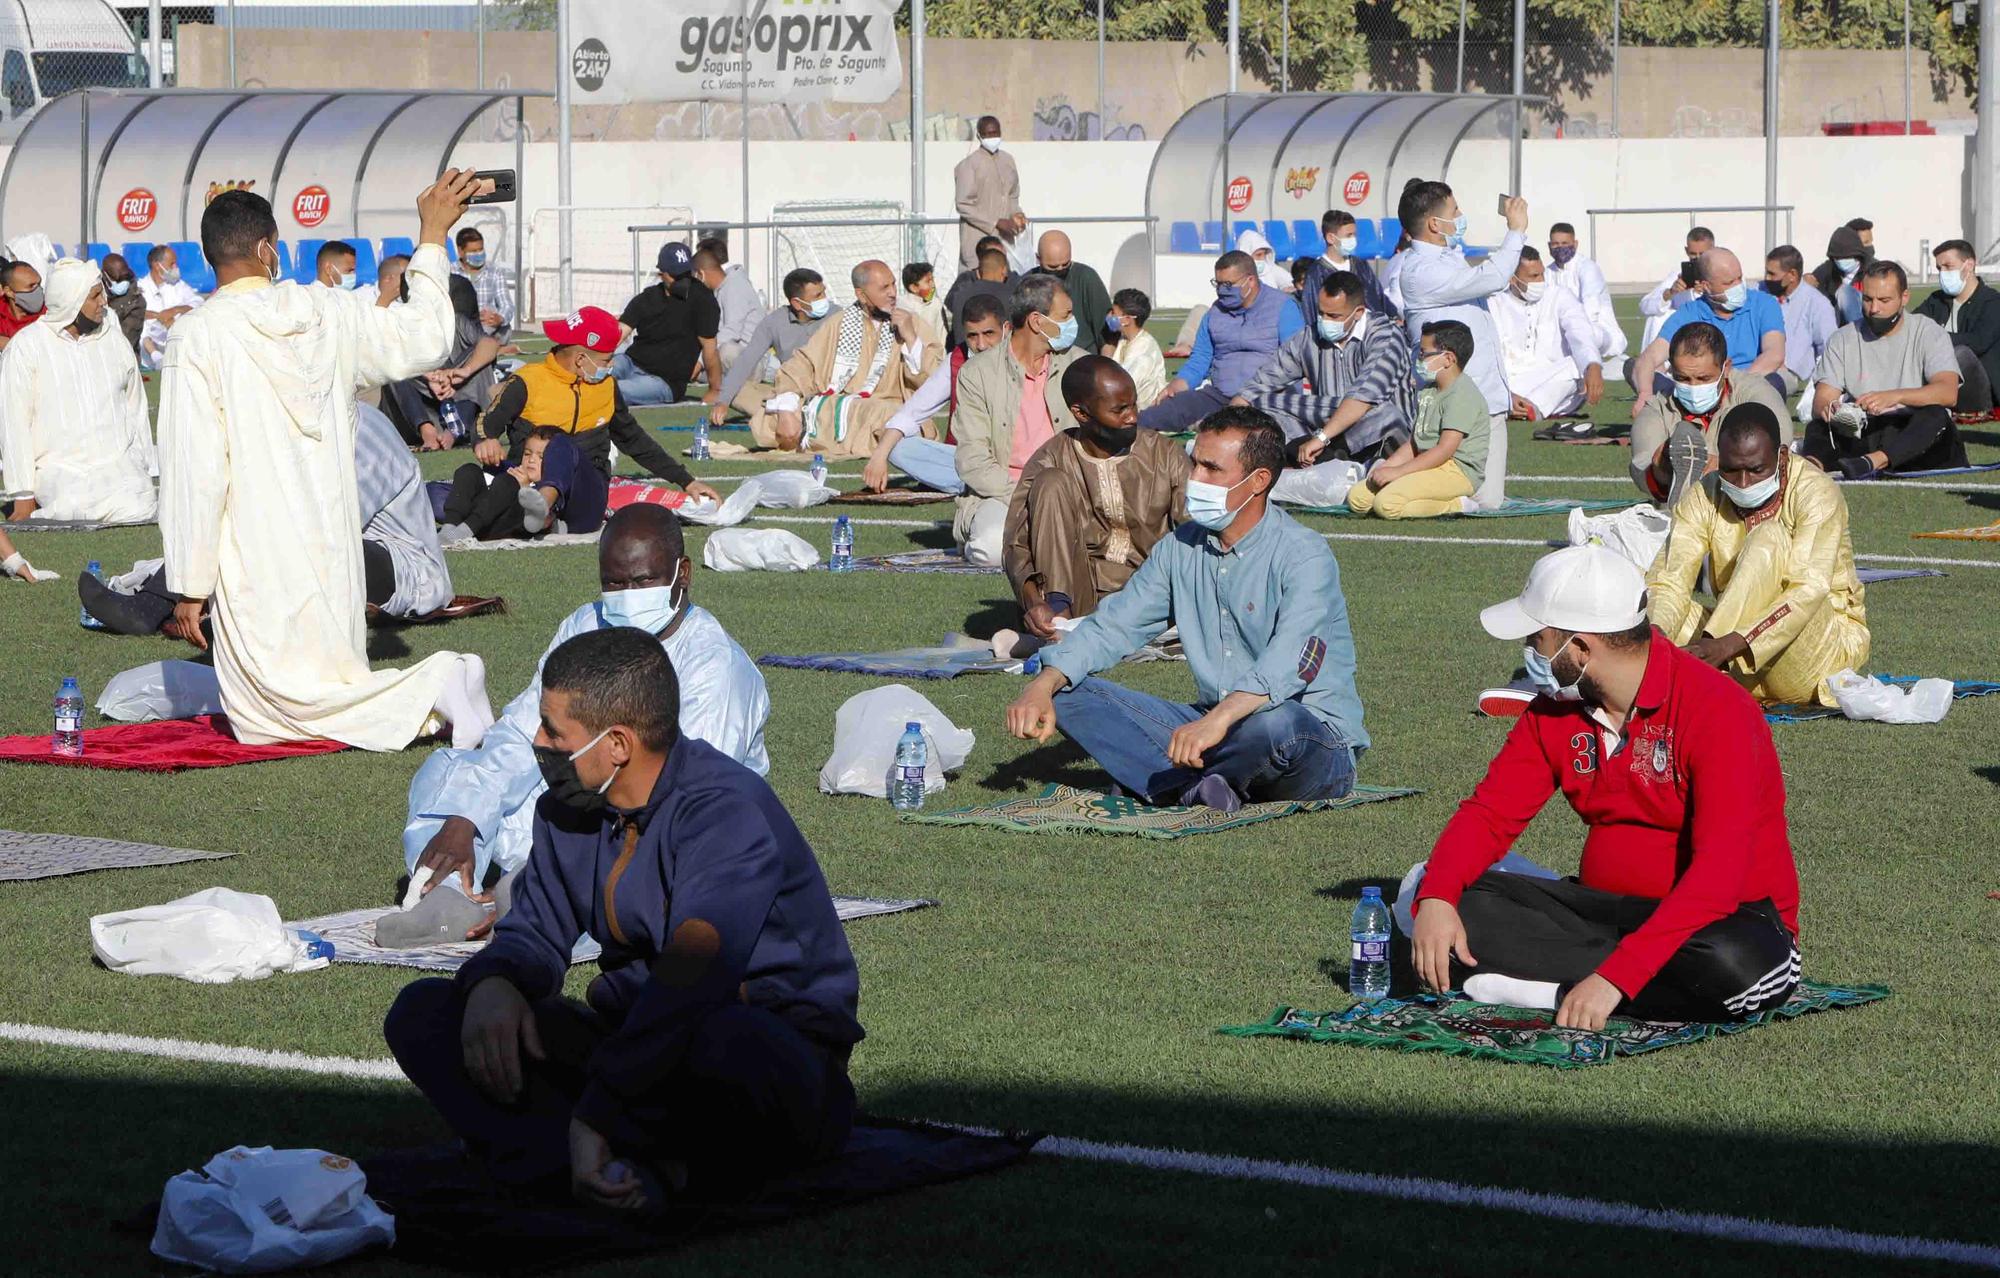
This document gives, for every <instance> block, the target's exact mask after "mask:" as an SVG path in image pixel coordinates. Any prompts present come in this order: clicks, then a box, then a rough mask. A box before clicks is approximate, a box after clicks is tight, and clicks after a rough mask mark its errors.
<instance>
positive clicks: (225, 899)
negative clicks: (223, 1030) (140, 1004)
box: [90, 887, 328, 985]
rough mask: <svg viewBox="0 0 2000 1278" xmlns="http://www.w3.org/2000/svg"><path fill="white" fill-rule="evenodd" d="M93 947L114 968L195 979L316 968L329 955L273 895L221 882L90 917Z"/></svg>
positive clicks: (203, 981) (217, 981) (247, 977)
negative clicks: (288, 923)
mask: <svg viewBox="0 0 2000 1278" xmlns="http://www.w3.org/2000/svg"><path fill="white" fill-rule="evenodd" d="M320 945H321V946H324V945H325V942H323V941H322V942H320ZM90 949H91V953H93V954H95V955H97V959H98V961H99V962H100V963H103V964H104V966H106V967H108V968H110V969H111V970H112V971H114V972H123V973H125V975H127V976H178V977H180V978H181V979H182V980H184V981H193V982H195V983H196V984H197V985H223V984H227V983H228V982H230V981H254V980H259V979H261V978H263V977H266V976H269V975H271V974H272V973H273V972H310V971H312V970H314V969H315V968H321V967H325V966H326V965H327V962H328V956H327V955H325V954H320V955H315V953H314V947H313V945H312V943H311V942H310V941H308V940H306V938H305V937H304V936H302V935H301V934H300V933H298V932H294V931H291V930H289V929H288V928H286V927H285V925H284V922H283V921H282V920H281V919H280V918H279V917H278V907H277V905H276V904H275V903H274V902H273V901H272V900H271V898H270V897H268V896H258V895H254V894H252V893H248V892H234V891H231V890H230V889H228V888H221V887H212V888H208V889H206V890H204V891H201V892H196V893H194V894H193V895H192V896H184V897H182V898H181V899H180V900H178V901H169V902H167V903H166V904H165V905H147V906H142V907H140V908H139V909H136V910H114V911H112V912H111V913H109V914H99V915H96V916H95V917H93V918H92V919H91V920H90Z"/></svg>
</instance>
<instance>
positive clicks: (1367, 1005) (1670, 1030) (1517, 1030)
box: [1217, 981, 1889, 1069]
mask: <svg viewBox="0 0 2000 1278" xmlns="http://www.w3.org/2000/svg"><path fill="white" fill-rule="evenodd" d="M1887 997H1889V990H1888V988H1887V987H1886V986H1881V985H1820V984H1818V983H1816V982H1813V981H1801V982H1799V988H1798V989H1797V990H1796V991H1795V992H1794V993H1793V994H1792V997H1791V999H1790V1000H1789V1001H1787V1002H1786V1003H1785V1005H1784V1006H1783V1007H1778V1008H1773V1009H1772V1010H1771V1011H1768V1012H1759V1013H1757V1014H1756V1015H1755V1016H1752V1017H1751V1018H1750V1019H1749V1020H1746V1021H1726V1022H1710V1021H1635V1020H1631V1019H1629V1018H1627V1017H1623V1016H1614V1017H1612V1018H1611V1019H1610V1020H1609V1021H1607V1022H1606V1023H1605V1026H1604V1028H1603V1029H1602V1030H1598V1031H1595V1032H1593V1031H1591V1030H1574V1029H1558V1028H1557V1027H1556V1023H1555V1014H1554V1013H1553V1012H1547V1011H1541V1010H1538V1009H1533V1008H1523V1007H1501V1006H1499V1005H1497V1004H1492V1003H1474V1002H1472V1001H1471V1000H1469V999H1467V998H1465V997H1464V996H1463V995H1462V994H1459V993H1456V992H1454V993H1450V994H1417V995H1413V996H1411V997H1410V998H1406V999H1405V998H1384V999H1377V1000H1375V1001H1374V1002H1361V1003H1355V1004H1353V1005H1352V1006H1351V1007H1348V1008H1347V1009H1346V1010H1345V1011H1339V1012H1307V1011H1303V1010H1301V1009H1299V1008H1296V1007H1280V1008H1278V1010H1277V1011H1275V1012H1272V1013H1271V1016H1270V1019H1268V1020H1266V1021H1263V1022H1261V1023H1259V1024H1256V1025H1231V1026H1225V1027H1224V1028H1223V1029H1221V1030H1219V1031H1217V1032H1218V1033H1222V1034H1229V1035H1233V1036H1234V1037H1237V1038H1296V1039H1303V1040H1305V1041H1307V1042H1311V1043H1347V1044H1351V1045H1353V1046H1355V1047H1393V1048H1396V1049H1397V1050H1399V1051H1405V1052H1441V1053H1443V1054H1444V1055H1446V1056H1469V1057H1471V1058H1473V1059H1474V1060H1487V1061H1507V1062H1509V1063H1512V1064H1516V1065H1552V1066H1554V1067H1555V1068H1557V1069H1580V1068H1582V1067H1584V1066H1586V1065H1603V1064H1606V1063H1608V1062H1610V1061H1613V1060H1615V1059H1617V1058H1618V1057H1620V1056H1637V1055H1639V1054H1641V1053H1643V1052H1657V1051H1659V1050H1660V1049H1661V1048H1664V1047H1680V1046H1682V1045H1684V1044H1687V1043H1700V1042H1703V1041H1705V1040H1707V1039H1712V1038H1719V1037H1722V1036H1724V1035H1728V1034H1741V1033H1743V1032H1744V1031H1745V1030H1753V1029H1757V1028H1758V1027H1760V1026H1764V1025H1775V1024H1778V1023H1781V1022H1784V1021H1795V1020H1797V1019H1798V1018H1799V1017H1801V1016H1805V1015H1807V1014H1808V1013H1812V1012H1831V1011H1837V1010H1839V1009H1840V1008H1844V1007H1858V1006H1860V1005H1861V1004H1863V1003H1873V1002H1875V1001H1876V1000H1878V999H1884V998H1887Z"/></svg>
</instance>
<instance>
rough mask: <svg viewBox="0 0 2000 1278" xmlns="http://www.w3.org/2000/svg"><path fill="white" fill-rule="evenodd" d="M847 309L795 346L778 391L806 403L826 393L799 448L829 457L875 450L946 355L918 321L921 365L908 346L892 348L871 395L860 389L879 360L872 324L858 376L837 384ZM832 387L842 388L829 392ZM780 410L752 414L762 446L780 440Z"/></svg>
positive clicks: (929, 433) (930, 431) (928, 434)
mask: <svg viewBox="0 0 2000 1278" xmlns="http://www.w3.org/2000/svg"><path fill="white" fill-rule="evenodd" d="M842 318H843V317H842V316H841V315H834V316H831V317H830V318H828V320H827V321H826V323H824V324H822V325H820V326H819V328H818V330H817V331H815V332H814V333H813V335H812V336H811V337H810V338H809V339H807V341H806V344H805V345H804V346H801V347H799V349H798V350H796V351H794V352H792V357H791V358H790V359H788V360H786V361H785V362H784V363H783V364H781V365H779V367H778V383H777V391H776V393H777V394H779V395H785V394H792V395H797V396H798V397H799V401H800V404H801V405H802V406H810V405H812V402H813V400H814V398H815V397H824V398H821V399H820V402H819V404H818V405H817V407H816V408H815V409H814V412H813V417H812V420H810V421H809V422H807V424H806V426H807V433H806V438H805V442H804V443H803V444H801V445H800V447H799V451H801V452H808V453H823V454H825V455H826V456H827V457H830V458H831V457H866V456H868V455H869V454H870V453H872V452H874V451H875V441H876V440H877V439H879V438H880V437H881V434H882V428H883V427H884V426H886V425H888V424H889V419H890V418H891V417H894V416H895V415H896V410H897V409H899V408H901V407H902V406H903V401H904V400H907V399H908V398H909V397H910V396H912V395H914V394H916V392H917V388H918V387H920V386H922V385H923V384H924V379H926V378H928V377H929V376H930V375H931V373H932V372H933V371H934V370H936V368H937V366H938V361H939V360H941V359H942V358H944V347H943V345H942V344H941V343H940V342H939V341H938V340H937V338H936V337H935V336H933V335H931V334H929V333H927V332H926V331H925V329H924V328H923V326H922V325H921V324H919V325H918V329H917V336H918V339H919V340H920V341H921V342H922V346H921V347H920V348H919V353H918V354H917V356H916V367H915V368H912V367H911V366H910V360H909V356H908V355H907V354H906V351H907V350H908V348H904V349H903V350H894V351H890V352H889V359H888V362H887V363H886V364H884V365H883V368H882V376H881V379H880V380H878V381H877V382H876V383H875V386H874V388H873V389H872V390H871V391H869V393H868V395H867V397H866V398H863V397H862V396H861V395H860V394H859V392H860V390H861V388H862V387H863V386H865V385H866V384H867V381H868V372H869V370H870V369H871V368H873V367H874V363H875V343H876V341H877V340H878V339H877V337H876V332H877V329H876V326H875V325H874V324H872V323H871V324H869V326H868V328H867V329H866V330H865V331H864V333H863V336H862V339H861V357H860V359H859V360H858V361H857V362H856V363H855V367H854V374H853V376H851V377H849V378H848V379H847V384H846V385H845V386H838V387H836V386H834V385H832V379H833V365H834V353H835V352H836V351H837V350H838V349H839V347H840V325H841V322H842ZM828 391H839V392H841V393H840V394H837V395H828V394H827V392H828ZM776 426H777V415H776V414H775V413H772V412H766V411H764V410H763V407H762V405H759V406H758V411H757V412H754V413H752V414H751V415H750V435H751V438H752V439H754V440H756V442H757V444H758V446H759V447H762V448H773V447H776V445H777V430H776ZM924 437H925V438H926V439H934V438H936V431H935V428H934V427H932V426H931V425H930V424H929V423H925V425H924Z"/></svg>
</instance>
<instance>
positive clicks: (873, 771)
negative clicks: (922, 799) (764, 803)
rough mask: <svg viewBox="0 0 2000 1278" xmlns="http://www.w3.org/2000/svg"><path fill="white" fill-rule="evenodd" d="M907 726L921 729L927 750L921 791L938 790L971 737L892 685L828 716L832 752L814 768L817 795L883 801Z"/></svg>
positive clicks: (967, 753)
mask: <svg viewBox="0 0 2000 1278" xmlns="http://www.w3.org/2000/svg"><path fill="white" fill-rule="evenodd" d="M912 723H920V724H922V725H923V728H924V743H925V744H926V745H927V746H928V747H929V749H928V751H927V753H928V754H929V756H930V758H929V760H928V761H927V762H926V763H925V764H924V793H925V794H934V793H936V792H937V791H939V790H942V789H944V774H945V773H947V772H956V771H958V770H959V769H960V768H962V767H964V766H965V761H966V760H967V759H968V758H970V757H971V756H972V733H970V732H969V731H967V730H965V729H964V728H961V727H959V726H957V725H956V724H954V723H953V722H952V721H951V720H950V719H947V718H945V716H944V711H942V710H940V709H938V708H937V707H936V706H934V705H932V704H931V703H930V702H929V701H928V700H926V699H925V697H924V695H923V694H922V693H920V692H917V691H915V690H913V689H911V688H909V687H907V686H906V685H904V684H900V683H892V684H889V685H887V686H886V687H881V688H870V689H869V690H868V691H866V692H861V693H856V694H855V695H854V696H851V697H849V698H848V699H847V700H846V702H844V703H843V704H842V705H841V707H840V709H839V710H837V711H835V712H834V716H833V754H832V755H831V756H830V757H829V758H828V759H827V761H826V766H825V767H823V768H821V769H820V770H819V789H820V793H821V794H866V795H871V796H873V797H875V798H877V799H886V798H888V797H889V772H890V770H891V769H892V768H894V767H895V766H896V742H897V741H899V740H901V739H902V736H903V730H904V729H905V728H907V727H908V726H909V725H910V724H912Z"/></svg>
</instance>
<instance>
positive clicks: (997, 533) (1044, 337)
mask: <svg viewBox="0 0 2000 1278" xmlns="http://www.w3.org/2000/svg"><path fill="white" fill-rule="evenodd" d="M1007 320H1008V323H1009V325H1010V326H1011V327H1010V329H1009V331H1008V334H1007V340H1005V341H1003V342H1000V343H997V344H996V345H994V346H993V347H992V348H991V349H989V350H987V351H986V352H984V353H983V354H979V355H975V356H973V357H972V358H971V359H969V360H967V361H966V362H965V369H964V371H963V372H961V373H960V374H959V378H958V407H957V408H956V409H954V410H953V411H952V415H951V429H952V435H953V437H954V438H955V439H956V440H957V441H958V442H957V444H956V446H955V451H954V452H953V454H952V464H953V466H954V467H955V468H956V469H957V471H958V478H959V482H960V483H962V484H963V485H964V491H963V492H962V493H961V494H960V495H959V498H958V502H957V505H956V508H955V510H954V512H953V519H952V539H953V540H954V541H955V542H956V543H957V544H958V548H959V551H960V553H962V554H963V555H964V556H965V558H966V562H968V563H971V564H975V565H977V566H979V567H982V568H997V567H999V566H1000V565H1001V556H1002V552H1003V547H1004V543H1005V532H1006V525H1007V504H1008V502H1010V501H1012V500H1013V497H1014V485H1015V484H1016V483H1018V482H1019V481H1020V478H1021V472H1022V470H1023V469H1024V468H1026V466H1027V464H1028V459H1029V458H1031V457H1033V456H1034V455H1035V453H1036V451H1037V450H1038V449H1040V448H1041V446H1042V445H1043V444H1046V443H1048V442H1049V441H1050V440H1051V439H1053V438H1055V436H1056V435H1057V434H1058V433H1060V432H1062V431H1065V430H1068V429H1070V428H1071V427H1073V426H1075V425H1076V418H1075V417H1074V416H1072V415H1071V413H1070V409H1069V401H1068V400H1067V399H1066V398H1065V397H1064V395H1063V393H1062V379H1063V372H1064V371H1065V370H1066V369H1068V368H1069V366H1070V365H1071V364H1073V363H1075V362H1076V361H1077V360H1078V359H1081V358H1082V357H1083V354H1084V352H1082V351H1080V350H1078V349H1077V347H1076V339H1077V333H1078V330H1079V328H1080V325H1079V324H1078V323H1077V318H1076V314H1075V312H1074V311H1073V310H1072V309H1071V307H1070V301H1069V294H1068V293H1067V292H1066V291H1064V289H1063V286H1062V281H1061V280H1058V279H1056V278H1055V277H1054V276H1052V275H1027V276H1023V277H1022V279H1021V283H1020V285H1019V286H1018V287H1016V288H1015V290H1014V296H1013V298H1012V300H1011V301H1010V303H1009V309H1008V314H1007Z"/></svg>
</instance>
